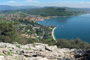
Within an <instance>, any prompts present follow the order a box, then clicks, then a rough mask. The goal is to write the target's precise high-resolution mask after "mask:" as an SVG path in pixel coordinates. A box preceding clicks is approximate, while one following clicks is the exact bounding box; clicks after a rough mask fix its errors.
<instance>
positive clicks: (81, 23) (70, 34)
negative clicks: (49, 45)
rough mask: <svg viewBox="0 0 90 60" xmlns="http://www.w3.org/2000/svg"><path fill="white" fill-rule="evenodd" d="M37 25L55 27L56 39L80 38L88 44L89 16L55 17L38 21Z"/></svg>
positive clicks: (89, 38)
mask: <svg viewBox="0 0 90 60" xmlns="http://www.w3.org/2000/svg"><path fill="white" fill-rule="evenodd" d="M37 23H39V24H41V25H45V26H56V27H57V28H56V29H55V37H56V39H62V38H65V39H75V38H80V39H81V40H83V41H86V42H89V43H90V14H83V15H79V16H71V17H57V18H52V19H47V20H44V21H38V22H37Z"/></svg>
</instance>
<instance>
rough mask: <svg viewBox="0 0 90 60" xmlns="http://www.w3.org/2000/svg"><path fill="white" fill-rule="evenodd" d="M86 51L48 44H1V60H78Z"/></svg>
mask: <svg viewBox="0 0 90 60" xmlns="http://www.w3.org/2000/svg"><path fill="white" fill-rule="evenodd" d="M84 54H86V52H85V51H83V50H81V49H79V50H77V49H68V48H62V49H60V48H57V46H48V44H42V43H34V44H27V45H20V44H18V43H13V44H10V43H3V42H2V43H0V60H77V57H76V56H77V55H79V56H82V55H84Z"/></svg>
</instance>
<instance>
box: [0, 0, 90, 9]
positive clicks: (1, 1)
mask: <svg viewBox="0 0 90 60" xmlns="http://www.w3.org/2000/svg"><path fill="white" fill-rule="evenodd" d="M0 5H14V6H60V7H61V6H65V7H78V8H79V7H80V8H90V0H0Z"/></svg>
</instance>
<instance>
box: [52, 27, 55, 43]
mask: <svg viewBox="0 0 90 60" xmlns="http://www.w3.org/2000/svg"><path fill="white" fill-rule="evenodd" d="M55 29H56V27H54V28H53V30H52V38H53V39H54V40H55V41H56V37H55V35H54V32H55Z"/></svg>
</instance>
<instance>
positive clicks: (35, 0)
mask: <svg viewBox="0 0 90 60" xmlns="http://www.w3.org/2000/svg"><path fill="white" fill-rule="evenodd" d="M26 2H39V1H37V0H26Z"/></svg>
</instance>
